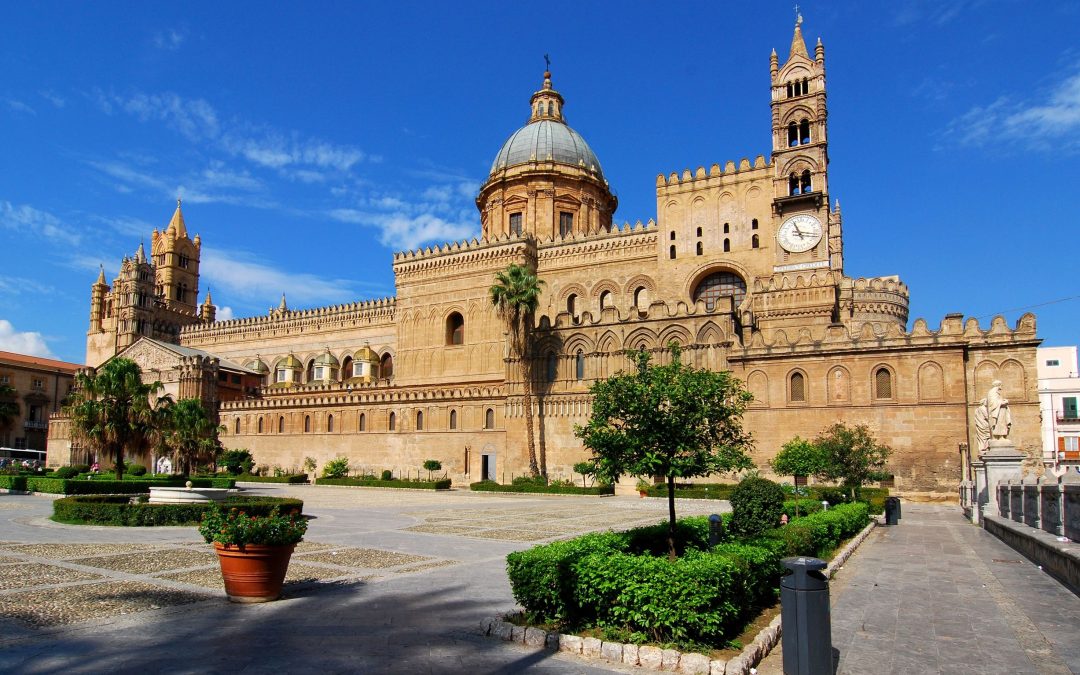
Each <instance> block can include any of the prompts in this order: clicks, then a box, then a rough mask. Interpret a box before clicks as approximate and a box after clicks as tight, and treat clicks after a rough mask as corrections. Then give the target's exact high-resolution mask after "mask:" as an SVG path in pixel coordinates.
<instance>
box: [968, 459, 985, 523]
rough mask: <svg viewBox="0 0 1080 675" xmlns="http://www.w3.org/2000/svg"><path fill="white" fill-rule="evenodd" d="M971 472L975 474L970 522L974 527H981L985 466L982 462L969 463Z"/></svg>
mask: <svg viewBox="0 0 1080 675" xmlns="http://www.w3.org/2000/svg"><path fill="white" fill-rule="evenodd" d="M971 470H972V471H973V472H974V474H975V499H974V500H973V503H972V505H971V513H970V516H971V522H972V523H974V524H976V525H982V518H981V517H980V514H981V513H982V506H983V504H985V503H986V491H987V490H986V464H983V462H982V460H975V461H973V462H972V463H971Z"/></svg>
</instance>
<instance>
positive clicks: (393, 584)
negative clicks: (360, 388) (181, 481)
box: [0, 486, 1080, 675]
mask: <svg viewBox="0 0 1080 675" xmlns="http://www.w3.org/2000/svg"><path fill="white" fill-rule="evenodd" d="M257 492H260V493H263V494H276V495H289V496H298V497H300V498H302V499H304V500H305V509H304V510H305V512H306V513H309V514H310V515H312V516H314V518H313V519H312V520H311V524H310V529H309V531H308V537H307V540H306V541H305V542H303V543H302V544H301V545H300V546H299V547H298V548H297V551H296V553H295V555H294V557H293V561H292V564H291V565H290V568H289V578H288V585H287V586H286V592H285V598H284V599H282V600H280V601H278V602H274V603H267V604H264V605H235V604H231V603H228V602H226V601H225V600H224V592H223V590H222V588H221V580H220V574H219V572H218V570H217V567H216V562H215V560H214V558H213V554H212V552H211V549H210V547H209V546H208V545H206V544H205V543H203V542H202V541H201V539H200V538H199V536H198V533H197V532H196V531H195V528H192V527H159V528H116V527H86V526H83V527H79V526H69V525H61V524H57V523H53V522H51V521H49V520H48V519H47V516H48V515H49V513H51V499H50V498H49V497H46V496H19V495H7V494H0V672H19V673H53V672H58V671H64V672H65V673H67V672H102V671H115V672H136V671H140V672H146V671H157V672H168V673H187V672H192V673H195V672H198V673H217V672H221V673H226V672H227V673H235V672H243V673H261V672H267V673H269V672H282V671H284V672H293V671H305V672H306V671H314V670H326V671H329V672H360V673H366V672H372V673H375V672H378V673H383V672H391V673H398V672H400V673H415V672H421V673H427V672H431V673H460V672H466V671H471V672H475V673H513V672H523V671H528V672H541V673H543V672H551V673H603V672H631V671H633V672H642V671H641V670H640V669H635V668H631V667H628V666H627V667H622V668H620V667H618V666H617V665H614V664H603V663H598V662H589V661H585V660H581V659H575V658H572V657H567V656H565V655H561V654H558V653H553V652H548V651H535V650H529V649H526V648H524V647H522V646H520V645H514V644H511V643H505V642H501V641H496V640H492V639H489V638H484V637H481V636H480V635H479V625H480V621H481V619H483V618H487V617H490V616H493V615H495V614H498V613H503V612H507V611H509V610H511V609H512V608H513V607H514V604H515V603H514V601H513V598H512V597H511V594H510V589H509V584H508V582H507V580H506V574H505V556H506V554H507V553H509V552H510V551H513V550H519V549H522V548H527V547H529V546H531V545H533V544H535V543H537V542H543V541H551V540H554V539H558V538H563V537H568V536H574V535H576V534H578V533H581V532H585V531H590V530H597V529H607V528H614V529H622V528H625V527H631V526H634V525H638V524H642V523H655V522H659V521H661V520H662V519H664V518H665V516H666V502H664V500H659V499H643V500H639V499H637V498H624V497H609V498H603V499H599V498H595V497H547V496H532V495H505V494H496V495H492V494H479V493H476V494H473V493H468V492H458V491H453V492H451V493H439V494H433V493H427V492H419V491H391V490H378V489H348V488H336V487H333V488H332V487H321V488H320V487H308V486H296V487H271V488H261V489H259V490H257ZM717 506H718V504H717V503H716V502H704V501H694V500H685V501H680V503H679V506H678V508H679V513H680V515H690V514H704V513H709V512H710V511H711V510H714V509H716V507H717ZM903 515H904V517H903V519H902V520H901V524H900V526H898V527H895V528H878V529H877V530H875V531H874V532H873V533H872V534H871V536H870V537H869V538H868V540H867V542H866V543H865V544H864V545H863V547H862V548H860V549H859V550H858V551H857V552H856V554H855V555H854V556H853V557H852V558H851V559H850V560H849V561H848V563H847V564H846V565H845V567H844V569H843V570H842V571H841V572H840V573H839V575H838V576H837V577H836V578H835V579H834V581H833V584H832V599H833V643H834V644H833V646H834V648H835V650H837V652H838V657H839V662H838V672H839V673H874V674H877V673H1069V672H1074V673H1080V641H1077V640H1076V639H1075V632H1076V627H1077V626H1078V625H1080V598H1077V596H1075V595H1073V594H1072V593H1070V592H1069V591H1067V590H1066V589H1065V588H1064V587H1062V586H1061V585H1060V584H1058V583H1057V582H1056V581H1054V580H1053V579H1051V578H1050V577H1048V576H1046V575H1045V574H1043V573H1042V572H1041V571H1040V570H1038V569H1037V568H1036V567H1035V566H1034V565H1032V564H1031V563H1029V562H1027V561H1026V560H1024V559H1023V558H1022V557H1021V556H1020V555H1019V554H1017V553H1016V552H1014V551H1013V550H1012V549H1010V548H1008V547H1007V546H1005V545H1004V544H1002V543H1001V542H999V541H998V540H997V539H995V538H994V537H992V536H991V535H988V534H986V533H985V532H983V531H982V530H980V529H978V528H975V527H973V526H971V525H969V524H967V523H966V522H965V521H964V520H963V519H962V518H961V517H960V515H959V513H958V512H957V510H956V509H955V508H953V507H948V506H929V505H918V504H907V503H905V504H904V513H903ZM780 672H782V662H781V659H780V650H779V649H777V650H775V651H774V653H773V655H772V656H771V657H770V658H768V659H767V660H766V661H765V662H764V663H762V664H761V666H760V667H759V674H760V675H775V674H777V673H780Z"/></svg>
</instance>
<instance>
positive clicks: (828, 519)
mask: <svg viewBox="0 0 1080 675" xmlns="http://www.w3.org/2000/svg"><path fill="white" fill-rule="evenodd" d="M868 522H870V514H869V507H868V506H867V505H866V504H864V503H863V502H856V503H854V504H839V505H837V506H833V507H831V508H830V509H829V510H828V511H818V512H817V513H811V514H810V515H808V516H806V517H804V518H796V519H795V520H792V521H791V522H789V523H788V524H787V525H785V526H783V527H778V528H776V529H774V530H771V531H769V532H767V533H766V534H765V535H764V536H763V537H762V539H763V540H769V541H771V542H772V544H768V546H770V547H775V550H777V551H778V552H779V553H780V555H781V556H799V555H804V556H816V557H818V558H824V557H826V556H829V555H831V554H832V552H833V551H834V550H835V549H836V547H837V546H839V545H840V542H841V541H843V540H844V539H847V538H848V537H853V536H855V535H856V534H858V533H859V531H860V530H862V529H863V528H864V527H866V524H867V523H868ZM754 543H756V544H762V543H763V542H762V541H761V540H759V541H755V542H754Z"/></svg>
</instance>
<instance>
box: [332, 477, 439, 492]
mask: <svg viewBox="0 0 1080 675" xmlns="http://www.w3.org/2000/svg"><path fill="white" fill-rule="evenodd" d="M317 482H318V484H319V485H349V486H354V487H386V488H408V489H410V490H449V489H450V485H451V482H452V481H451V480H450V479H449V478H443V479H440V480H431V481H428V480H400V479H393V480H382V479H379V478H319V479H318V481H317Z"/></svg>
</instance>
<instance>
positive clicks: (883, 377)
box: [874, 367, 893, 399]
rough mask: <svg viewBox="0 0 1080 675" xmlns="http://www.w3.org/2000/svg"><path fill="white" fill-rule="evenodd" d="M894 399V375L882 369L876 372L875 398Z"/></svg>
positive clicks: (886, 369)
mask: <svg viewBox="0 0 1080 675" xmlns="http://www.w3.org/2000/svg"><path fill="white" fill-rule="evenodd" d="M892 397H893V381H892V373H891V372H889V369H888V368H885V367H881V368H878V369H877V370H876V371H874V398H876V399H891V398H892Z"/></svg>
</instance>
